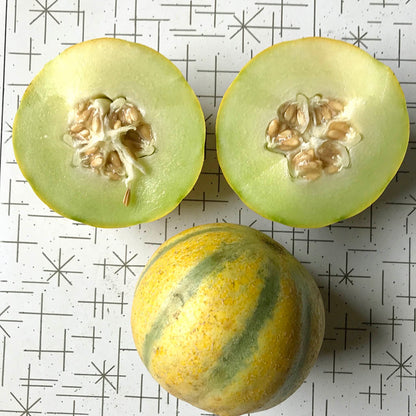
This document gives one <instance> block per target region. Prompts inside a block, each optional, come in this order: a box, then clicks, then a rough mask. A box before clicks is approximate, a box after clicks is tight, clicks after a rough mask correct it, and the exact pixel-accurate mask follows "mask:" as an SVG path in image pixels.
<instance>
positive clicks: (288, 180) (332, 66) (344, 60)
mask: <svg viewBox="0 0 416 416" xmlns="http://www.w3.org/2000/svg"><path fill="white" fill-rule="evenodd" d="M298 93H304V94H306V95H307V96H309V97H311V96H313V95H315V94H317V93H319V94H322V95H324V96H327V97H334V98H341V99H343V100H345V101H346V102H351V103H352V102H353V103H354V105H353V106H350V107H349V108H351V109H352V112H351V120H352V123H353V125H354V127H355V128H356V129H357V130H358V131H360V132H361V133H362V135H363V139H362V141H361V142H360V143H358V144H357V145H356V146H355V147H354V148H353V149H352V150H351V159H352V166H351V168H349V169H344V170H343V171H341V172H340V173H339V174H336V175H331V176H326V177H322V178H320V179H319V180H317V181H314V182H307V183H306V182H304V181H301V180H294V179H293V178H292V177H291V176H290V175H289V172H288V169H287V162H286V159H285V158H284V157H282V156H281V155H279V154H276V153H271V152H269V151H267V150H266V149H265V131H266V127H267V125H268V123H269V122H270V120H271V119H273V118H274V117H275V116H276V110H277V107H278V106H279V105H280V104H282V103H283V102H285V101H287V100H293V99H294V98H295V97H296V94H298ZM216 133H217V151H218V159H219V162H220V165H221V168H222V171H223V173H224V176H225V178H226V179H227V181H228V182H229V184H230V186H231V187H232V188H233V189H234V191H235V192H236V193H237V194H238V195H239V196H240V198H241V199H242V200H243V202H245V203H246V204H247V205H248V206H249V207H250V208H252V209H253V210H254V211H256V212H258V213H259V214H261V215H263V216H264V217H266V218H269V219H272V220H274V221H278V222H281V223H284V224H288V225H291V226H297V227H320V226H324V225H328V224H331V223H334V222H336V221H338V220H341V219H344V218H347V217H350V216H352V215H355V214H357V213H358V212H360V211H362V210H363V209H365V208H366V207H368V206H369V205H370V204H371V203H373V202H374V201H375V200H376V199H377V198H378V197H379V196H380V194H381V193H382V192H383V190H384V189H385V187H386V186H387V184H388V183H389V182H390V180H391V179H392V178H393V177H394V175H395V173H396V172H397V170H398V168H399V166H400V164H401V162H402V160H403V158H404V155H405V152H406V149H407V144H408V140H409V116H408V113H407V109H406V101H405V98H404V95H403V92H402V90H401V88H400V85H399V83H398V81H397V79H396V77H395V76H394V74H393V72H392V71H391V70H390V69H389V68H388V67H387V66H385V65H384V64H382V63H380V62H378V61H376V60H375V59H374V58H372V57H371V56H370V55H368V54H367V53H366V52H363V51H362V50H360V49H359V48H356V47H355V46H352V45H349V44H347V43H344V42H340V41H334V40H330V39H323V38H307V39H301V40H297V41H290V42H284V43H281V44H278V45H275V46H273V47H270V48H269V49H266V50H265V51H263V52H262V53H260V54H259V55H258V56H256V57H255V58H253V60H251V61H250V62H249V63H248V64H247V65H246V66H245V67H244V68H243V69H242V71H241V72H240V74H239V75H238V76H237V78H236V79H235V80H234V82H233V83H232V84H231V86H230V87H229V89H228V90H227V92H226V94H225V95H224V98H223V100H222V102H221V105H220V109H219V112H218V116H217V129H216Z"/></svg>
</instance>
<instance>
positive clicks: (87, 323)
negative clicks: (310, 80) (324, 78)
mask: <svg viewBox="0 0 416 416" xmlns="http://www.w3.org/2000/svg"><path fill="white" fill-rule="evenodd" d="M0 20H1V22H2V23H3V27H4V31H1V34H0V45H1V46H0V48H1V52H0V62H2V66H1V75H0V82H1V108H0V111H1V112H0V259H2V265H1V266H0V415H3V414H4V415H26V416H35V415H68V416H70V415H72V416H96V415H99V416H112V415H115V414H117V415H118V414H120V415H124V414H126V415H130V414H132V415H133V414H134V415H144V416H148V415H159V414H160V415H162V414H163V415H165V416H179V415H183V416H191V415H192V416H214V415H211V414H208V413H207V412H203V411H202V410H199V409H195V408H193V407H192V406H190V405H188V404H186V403H184V402H181V401H180V400H178V399H176V398H174V397H173V396H171V395H169V394H168V393H167V392H165V391H164V390H163V389H162V388H161V387H160V386H159V385H158V384H157V383H156V382H155V381H154V380H153V379H152V378H151V377H150V375H149V373H148V371H147V370H146V368H145V367H144V366H143V364H142V363H141V362H140V359H139V357H138V354H137V353H136V350H135V347H134V343H133V340H132V336H131V329H130V322H129V315H130V307H131V301H132V296H133V292H134V287H135V285H136V282H137V279H138V278H139V275H140V272H141V270H142V269H143V267H144V265H145V263H146V261H147V260H148V259H149V258H150V256H151V255H152V253H153V251H154V250H155V249H156V248H157V247H158V246H160V244H162V243H163V242H164V241H166V240H167V239H168V238H169V237H171V236H173V235H174V234H176V233H177V232H179V231H181V230H183V229H185V228H188V227H191V226H193V225H197V224H202V223H207V222H230V223H239V224H244V225H247V226H250V227H253V228H256V229H258V230H261V231H263V232H264V233H266V234H268V235H270V236H271V237H272V238H274V239H276V240H278V241H279V242H281V243H282V244H283V245H284V246H285V247H286V249H287V250H288V251H289V252H291V253H292V254H294V255H295V256H296V257H298V259H299V260H300V261H301V262H302V263H303V264H305V266H306V267H307V268H308V269H309V270H310V271H311V272H312V273H313V274H314V275H315V276H316V279H317V282H318V285H319V288H320V291H321V294H322V297H323V299H324V304H325V310H326V321H327V327H326V333H325V339H324V344H323V347H322V352H321V354H320V356H319V359H318V362H317V365H316V366H315V367H314V368H313V370H312V372H311V374H310V375H309V377H308V378H307V380H306V381H305V382H304V383H303V385H302V386H301V387H300V389H299V391H298V392H297V393H296V396H293V397H291V398H289V399H288V400H287V401H285V402H284V403H283V404H281V405H280V407H279V409H278V410H276V411H275V410H271V411H268V412H265V413H264V414H265V415H266V414H267V415H269V414H270V415H271V414H273V415H274V414H285V415H292V414H304V415H305V416H306V415H310V416H316V415H325V416H332V415H338V414H344V413H346V409H348V412H349V413H350V414H357V415H368V414H381V415H398V414H400V415H407V416H416V401H415V399H414V398H415V394H416V365H415V349H414V346H415V345H416V301H415V299H416V291H415V284H414V283H413V280H414V276H415V270H414V268H415V264H416V260H415V248H414V236H415V234H416V220H415V215H414V212H415V210H416V189H415V185H414V182H415V181H414V175H415V174H416V168H415V166H416V164H415V152H414V150H415V149H416V146H415V142H416V136H415V134H416V130H415V123H416V112H415V108H416V75H415V74H416V53H415V50H416V49H415V46H416V44H415V39H416V24H415V23H414V22H415V21H416V8H415V1H414V0H369V1H366V2H363V1H362V0H350V1H348V2H346V1H345V0H339V1H335V2H324V1H318V0H307V1H306V0H270V1H267V0H265V1H261V0H259V1H256V2H253V1H251V2H250V1H248V0H244V1H232V0H140V1H139V0H102V1H96V2H93V1H87V0H5V1H4V2H2V3H1V5H0ZM311 35H314V36H319V35H320V36H327V37H331V38H337V39H343V40H345V41H346V42H349V43H351V44H354V45H356V46H358V47H360V48H361V49H363V50H365V51H367V52H368V53H370V54H371V55H373V56H375V57H376V58H378V59H379V60H380V61H382V62H384V63H385V64H386V65H388V66H390V67H391V68H392V70H393V71H394V72H395V73H396V75H397V77H398V79H399V81H400V83H401V85H402V87H403V89H404V92H405V95H406V101H407V106H408V110H409V115H410V122H411V137H410V144H409V148H408V152H407V155H406V158H405V160H404V162H403V165H402V166H401V167H400V170H399V171H398V173H397V174H396V176H395V178H394V180H393V181H392V183H391V184H390V185H389V187H388V188H387V190H386V191H385V193H384V194H383V195H382V196H381V198H380V199H379V200H378V201H376V202H375V203H374V204H373V205H372V206H371V207H370V208H368V209H367V210H365V211H364V212H362V213H361V214H359V215H357V216H356V217H354V218H351V219H348V220H344V221H341V222H338V223H336V224H333V225H331V226H329V227H325V228H320V229H310V230H308V229H302V228H291V227H287V226H284V225H281V224H278V223H276V222H272V221H269V220H266V219H264V218H261V217H260V216H258V215H256V214H255V213H254V212H252V211H251V210H250V209H248V208H247V207H246V206H244V205H243V203H242V202H241V201H240V200H239V199H238V198H237V197H236V196H235V195H234V193H233V192H232V191H231V189H230V188H229V187H228V185H227V183H226V181H225V180H224V177H223V175H222V172H221V169H220V168H219V165H218V161H217V158H216V147H215V121H216V114H217V111H218V108H219V105H220V102H221V99H222V97H223V95H224V93H225V90H226V88H227V87H228V85H229V84H230V83H231V82H232V80H233V79H234V77H235V76H236V74H237V73H238V71H239V70H240V69H241V68H242V67H243V66H244V65H245V63H246V62H247V61H248V60H249V59H250V58H252V57H253V56H254V55H256V54H257V53H259V52H260V51H262V50H263V49H265V48H267V47H269V46H270V45H272V44H275V43H277V42H280V41H285V40H290V39H294V38H298V37H305V36H311ZM101 36H108V37H117V38H122V39H127V40H130V41H133V42H141V43H144V44H146V45H148V46H150V47H152V48H154V49H156V50H158V51H160V52H161V53H163V54H164V55H165V56H167V57H168V58H169V59H171V60H172V61H173V62H174V63H175V64H176V65H177V66H178V68H179V69H180V71H181V72H182V73H183V75H184V76H185V78H186V80H187V81H188V82H189V83H190V85H191V86H192V88H193V89H194V90H195V93H196V95H197V96H198V98H199V99H200V102H201V105H202V107H203V110H204V113H205V119H206V124H207V140H206V147H205V162H204V166H203V169H202V175H201V176H200V178H199V180H198V182H197V184H196V185H195V187H194V189H193V190H192V191H191V192H190V193H189V195H187V196H186V198H185V199H184V200H183V201H182V203H181V204H180V205H179V206H178V208H177V209H176V210H174V211H173V212H172V213H170V214H169V215H167V216H166V217H164V218H162V219H160V220H158V221H155V222H154V223H151V224H142V225H140V226H136V227H130V228H127V229H120V230H111V229H97V228H93V227H88V226H85V225H82V224H79V223H75V222H73V221H69V220H66V219H65V218H62V217H61V216H60V215H58V214H56V213H54V212H53V211H51V210H50V209H49V208H47V207H46V206H44V205H43V203H42V202H40V201H39V200H38V199H37V197H36V196H35V195H34V193H33V192H31V191H30V187H29V185H28V184H27V182H26V181H25V180H24V178H23V177H22V175H21V173H20V171H19V169H18V166H17V164H16V161H15V159H14V154H13V143H12V129H13V120H14V116H15V112H16V109H17V108H18V106H19V103H20V99H21V97H22V95H23V94H24V91H25V89H26V87H27V86H28V85H29V83H30V81H31V79H32V78H33V76H34V75H35V73H36V72H38V71H39V70H40V69H41V67H42V66H43V65H44V64H45V63H46V62H47V61H48V60H49V59H51V58H52V57H54V56H56V55H57V54H58V53H60V52H61V51H62V50H63V49H64V48H66V47H67V46H70V45H74V44H76V43H78V42H80V41H82V40H84V39H86V38H93V37H101ZM282 64H284V63H282ZM348 64H349V63H346V65H348ZM386 111H388V109H386ZM276 412H277V413H276ZM259 415H260V414H259Z"/></svg>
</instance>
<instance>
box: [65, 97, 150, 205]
mask: <svg viewBox="0 0 416 416" xmlns="http://www.w3.org/2000/svg"><path fill="white" fill-rule="evenodd" d="M68 124H69V125H68V131H67V133H66V134H65V135H64V137H63V139H64V141H65V142H66V143H67V144H68V145H70V146H72V147H73V148H74V150H75V152H74V157H73V164H74V165H75V166H80V167H82V168H85V169H89V170H91V171H93V172H95V173H96V174H97V175H100V176H103V177H106V178H108V179H109V180H112V181H121V180H123V181H124V183H125V185H126V192H125V194H124V197H123V204H124V205H125V206H127V205H128V204H129V202H130V197H131V195H130V194H131V187H130V184H131V182H132V181H133V179H134V178H135V176H136V174H137V171H139V172H141V173H142V174H144V173H145V171H144V168H143V166H142V165H141V163H140V161H139V159H140V158H142V157H145V156H150V155H152V154H153V153H154V152H155V150H156V148H155V140H154V136H153V132H152V129H151V126H150V125H149V124H148V123H146V122H145V121H144V119H143V115H142V113H141V112H140V110H139V109H138V108H137V107H136V106H135V105H134V104H132V103H130V102H128V101H127V100H126V99H125V98H124V97H119V98H116V99H115V100H110V99H109V98H108V97H99V98H91V99H89V100H84V101H81V102H80V103H78V104H77V105H76V106H75V107H74V109H73V110H72V111H71V112H70V114H69V123H68Z"/></svg>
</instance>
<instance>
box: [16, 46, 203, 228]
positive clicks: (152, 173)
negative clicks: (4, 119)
mask: <svg viewBox="0 0 416 416" xmlns="http://www.w3.org/2000/svg"><path fill="white" fill-rule="evenodd" d="M204 141H205V121H204V116H203V113H202V110H201V106H200V104H199V102H198V100H197V98H196V96H195V94H194V93H193V91H192V90H191V88H190V86H189V85H188V83H187V82H186V80H185V79H184V77H183V76H182V75H181V73H180V72H179V70H178V69H177V68H176V67H175V66H174V65H173V64H172V63H171V62H170V61H169V60H168V59H167V58H165V57H163V56H162V55H161V54H159V53H158V52H156V51H154V50H153V49H150V48H148V47H146V46H143V45H139V44H136V43H131V42H127V41H123V40H119V39H109V38H103V39H95V40H91V41H87V42H83V43H80V44H77V45H75V46H73V47H70V48H68V49H67V50H65V51H64V52H63V53H62V54H60V55H59V56H58V57H56V58H55V59H53V60H52V61H51V62H49V63H48V64H46V65H45V67H44V68H43V69H42V70H41V72H40V73H39V74H38V75H37V76H36V77H35V78H34V80H33V81H32V83H31V84H30V85H29V87H28V88H27V90H26V92H25V94H24V96H23V99H22V101H21V103H20V107H19V110H18V112H17V114H16V118H15V121H14V126H13V144H14V150H15V156H16V160H17V163H18V164H19V166H20V168H21V170H22V172H23V175H24V176H25V177H26V179H27V180H28V181H29V183H30V184H31V186H32V188H33V189H34V191H35V192H36V193H37V194H38V196H39V197H40V198H41V199H42V200H43V201H44V202H45V203H46V204H47V205H49V206H50V207H51V208H52V209H54V210H55V211H56V212H58V213H60V214H62V215H64V216H66V217H69V218H72V219H74V220H77V221H81V222H84V223H87V224H91V225H94V226H100V227H121V226H128V225H132V224H137V223H141V222H147V221H152V220H155V219H157V218H160V217H162V216H163V215H165V214H167V213H168V212H170V211H171V210H173V209H174V208H175V207H176V206H177V205H178V204H179V202H180V201H181V200H182V199H183V198H184V196H185V195H186V194H187V193H188V192H189V191H190V190H191V188H192V186H193V185H194V183H195V182H196V180H197V178H198V175H199V173H200V170H201V168H202V163H203V153H204Z"/></svg>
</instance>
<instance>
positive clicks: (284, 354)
mask: <svg viewBox="0 0 416 416" xmlns="http://www.w3.org/2000/svg"><path fill="white" fill-rule="evenodd" d="M131 319H132V331H133V336H134V341H135V344H136V347H137V350H138V352H139V354H140V356H141V358H142V360H143V362H144V364H145V365H146V366H147V368H148V369H149V371H150V373H151V374H152V375H153V377H154V378H155V379H156V381H157V382H158V383H160V384H161V385H162V386H163V387H164V388H165V389H166V390H167V391H169V392H170V393H172V394H173V395H175V396H176V397H178V398H180V399H182V400H185V401H187V402H189V403H191V404H193V405H194V406H197V407H199V408H202V409H204V410H206V411H209V412H212V413H215V414H218V415H220V416H236V415H241V414H244V413H247V412H253V411H257V410H262V409H267V408H270V407H272V406H274V405H276V404H278V403H279V402H281V401H282V400H284V399H285V398H287V397H288V396H289V395H290V394H291V393H292V392H293V391H294V390H296V389H297V388H298V387H299V385H300V384H301V383H302V381H303V380H304V378H305V377H306V376H307V374H308V372H309V370H310V368H311V366H312V365H313V364H314V362H315V360H316V357H317V355H318V352H319V349H320V347H321V343H322V338H323V331H324V309H323V304H322V299H321V296H320V293H319V290H318V288H317V286H316V284H315V282H314V280H313V278H312V277H311V276H310V274H309V273H308V272H307V271H306V269H305V268H304V267H303V266H302V265H301V264H300V263H299V262H298V261H297V260H296V259H295V258H294V257H293V256H292V255H291V254H290V253H288V252H287V251H286V250H285V249H284V248H283V247H282V246H280V245H279V244H278V243H276V242H275V241H274V240H272V239H271V238H270V237H268V236H266V235H265V234H263V233H261V232H259V231H256V230H253V229H251V228H249V227H245V226H239V225H232V224H208V225H204V226H199V227H195V228H191V229H189V230H187V231H184V232H182V233H180V234H178V235H177V236H175V237H173V238H171V239H170V240H168V241H167V242H165V243H164V244H163V245H162V246H161V247H160V248H159V249H158V250H157V251H156V252H155V254H154V255H153V257H152V258H151V259H150V260H149V262H148V264H147V265H146V267H145V269H144V270H143V273H142V275H141V278H140V280H139V283H138V285H137V288H136V292H135V296H134V301H133V308H132V318H131Z"/></svg>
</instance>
